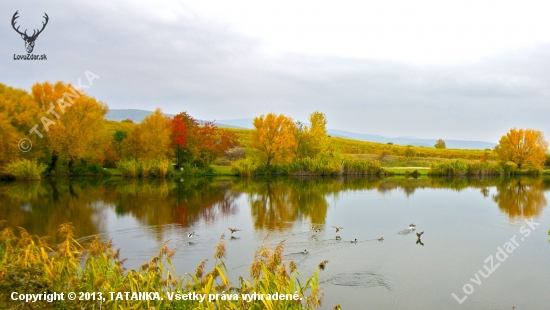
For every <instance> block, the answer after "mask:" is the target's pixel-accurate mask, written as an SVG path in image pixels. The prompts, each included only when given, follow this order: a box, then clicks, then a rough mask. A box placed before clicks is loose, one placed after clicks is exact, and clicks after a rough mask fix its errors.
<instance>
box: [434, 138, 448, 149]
mask: <svg viewBox="0 0 550 310" xmlns="http://www.w3.org/2000/svg"><path fill="white" fill-rule="evenodd" d="M434 147H435V148H436V149H445V148H447V145H446V144H445V141H443V139H439V140H437V141H436V142H435V145H434Z"/></svg>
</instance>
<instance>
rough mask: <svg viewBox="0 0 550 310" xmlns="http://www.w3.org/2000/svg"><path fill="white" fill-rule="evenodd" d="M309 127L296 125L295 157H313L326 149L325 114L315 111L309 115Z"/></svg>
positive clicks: (300, 124) (298, 123)
mask: <svg viewBox="0 0 550 310" xmlns="http://www.w3.org/2000/svg"><path fill="white" fill-rule="evenodd" d="M309 123H310V127H308V126H305V125H303V124H302V123H300V122H297V123H296V145H297V146H296V151H297V154H296V155H297V157H299V158H304V157H311V158H313V157H315V156H317V155H319V154H320V153H322V152H324V151H326V149H327V147H328V135H327V128H326V125H327V119H326V116H325V114H323V113H321V112H319V111H315V112H313V113H311V114H310V115H309Z"/></svg>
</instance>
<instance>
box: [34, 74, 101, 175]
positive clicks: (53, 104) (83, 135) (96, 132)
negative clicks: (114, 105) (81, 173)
mask: <svg viewBox="0 0 550 310" xmlns="http://www.w3.org/2000/svg"><path fill="white" fill-rule="evenodd" d="M32 93H33V96H34V98H35V100H36V101H37V102H40V103H41V104H42V105H43V106H44V110H46V112H45V113H44V116H42V118H41V122H42V125H43V127H38V128H40V129H41V130H42V133H41V134H42V135H44V138H45V139H47V140H48V142H49V147H50V149H51V152H52V165H51V168H54V167H53V166H54V165H55V161H56V160H57V156H63V157H65V158H66V159H67V161H68V165H69V171H71V172H72V168H73V164H74V162H75V161H76V160H78V159H98V158H100V157H102V154H101V147H100V146H101V145H103V142H104V141H103V139H104V137H106V134H105V132H104V131H105V124H104V121H103V118H104V116H105V114H106V113H107V109H108V108H107V105H106V104H105V103H102V102H98V101H96V99H94V98H92V97H89V96H87V95H86V94H84V93H82V92H79V91H77V90H76V89H75V88H74V87H73V86H72V85H71V84H64V83H62V82H57V83H56V84H55V85H51V84H50V83H43V84H35V85H33V87H32Z"/></svg>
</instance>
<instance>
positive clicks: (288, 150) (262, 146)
mask: <svg viewBox="0 0 550 310" xmlns="http://www.w3.org/2000/svg"><path fill="white" fill-rule="evenodd" d="M253 125H254V128H255V129H254V131H253V132H252V141H251V145H252V147H253V148H254V150H255V151H256V153H257V154H258V156H259V158H260V160H261V161H262V162H263V163H264V164H265V166H266V167H267V168H270V167H271V165H272V164H277V163H283V162H288V161H291V160H292V159H294V157H295V154H296V147H297V144H296V130H297V128H296V124H295V123H294V122H293V121H292V119H291V118H289V117H286V116H284V115H277V114H274V113H269V114H267V115H265V116H264V115H261V116H259V117H256V118H254V122H253Z"/></svg>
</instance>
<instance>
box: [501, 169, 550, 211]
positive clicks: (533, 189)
mask: <svg viewBox="0 0 550 310" xmlns="http://www.w3.org/2000/svg"><path fill="white" fill-rule="evenodd" d="M496 188H497V194H496V195H494V196H493V200H494V201H495V202H496V203H497V205H498V207H499V208H500V209H501V210H502V211H504V212H506V214H508V216H509V217H510V218H518V217H537V216H539V215H540V214H541V212H542V210H543V209H544V207H546V205H547V204H548V203H547V201H546V197H544V191H545V189H547V188H548V187H547V184H545V182H544V180H543V179H528V178H525V179H504V180H501V181H500V182H499V183H498V184H497V186H496Z"/></svg>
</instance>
